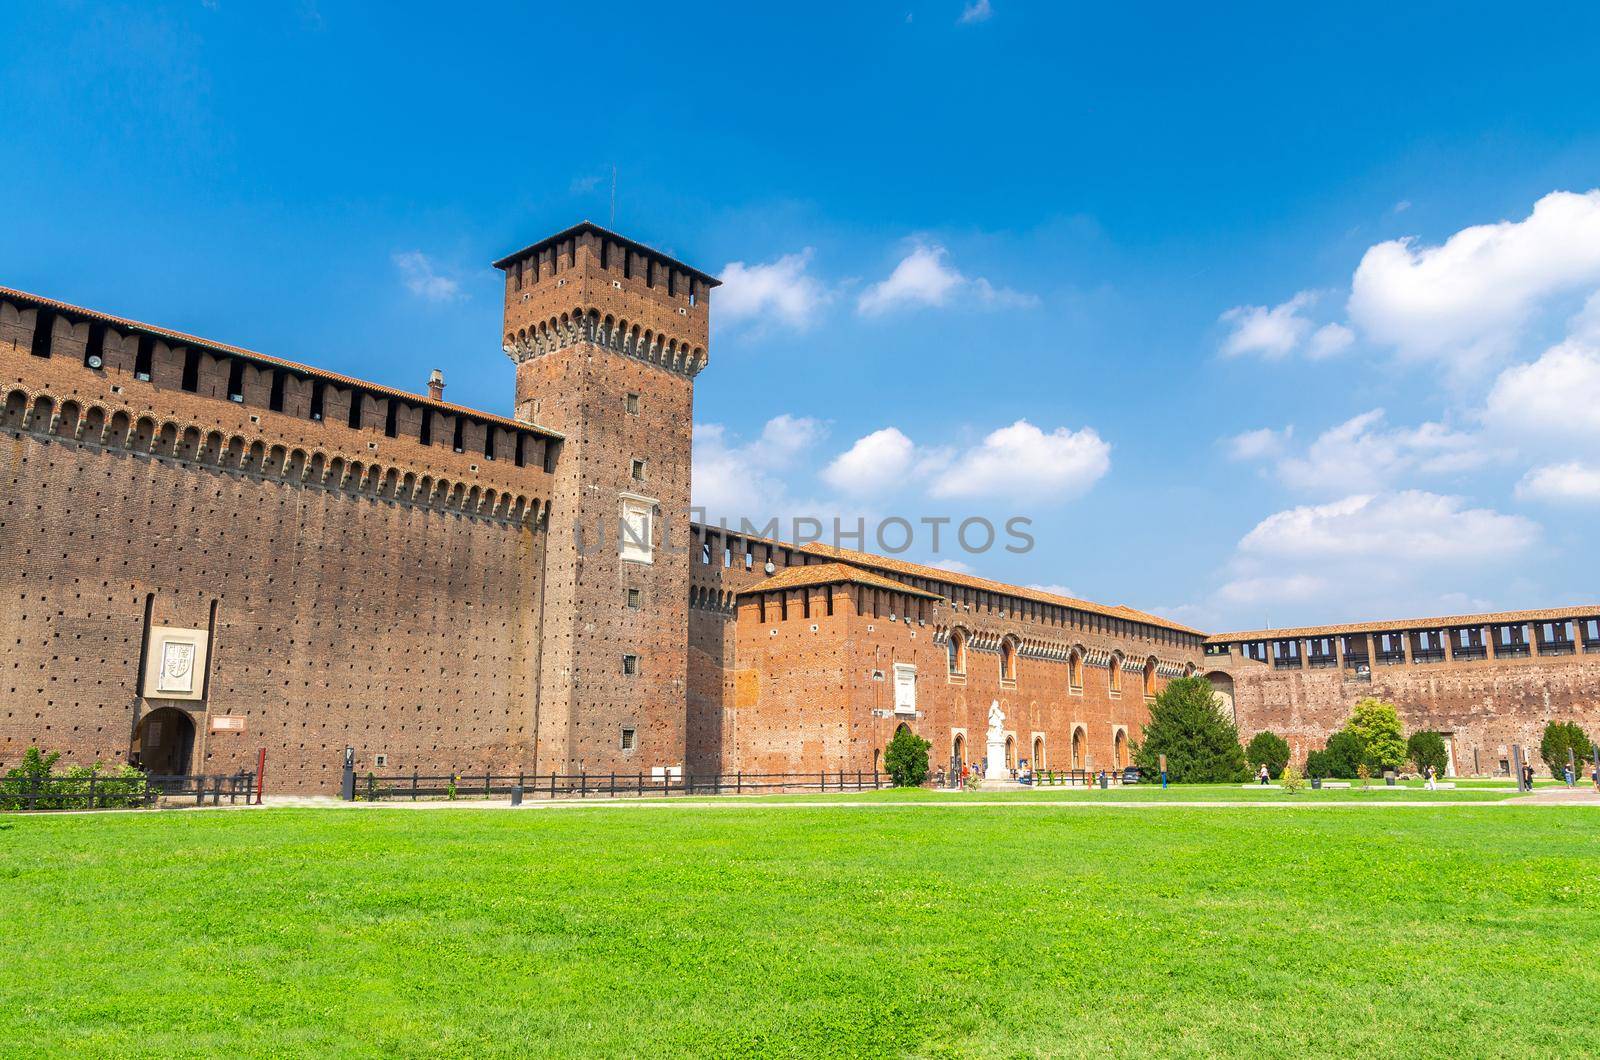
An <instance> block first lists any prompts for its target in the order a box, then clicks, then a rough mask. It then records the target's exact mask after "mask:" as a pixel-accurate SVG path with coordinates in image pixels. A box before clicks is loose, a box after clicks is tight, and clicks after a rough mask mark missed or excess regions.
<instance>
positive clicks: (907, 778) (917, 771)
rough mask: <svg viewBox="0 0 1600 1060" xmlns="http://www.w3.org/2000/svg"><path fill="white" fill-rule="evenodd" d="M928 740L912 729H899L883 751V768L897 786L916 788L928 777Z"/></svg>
mask: <svg viewBox="0 0 1600 1060" xmlns="http://www.w3.org/2000/svg"><path fill="white" fill-rule="evenodd" d="M930 746H932V745H931V744H929V743H928V741H927V740H924V739H923V738H922V737H920V736H918V735H917V734H916V733H914V732H912V731H911V730H910V729H897V730H896V731H895V734H894V738H893V739H891V740H890V741H889V748H888V750H886V751H884V753H883V768H884V769H885V770H886V771H887V772H888V774H889V779H890V780H891V781H892V782H893V783H894V786H895V787H897V788H914V787H917V786H918V785H919V784H921V783H922V782H923V781H925V780H927V779H928V748H929V747H930Z"/></svg>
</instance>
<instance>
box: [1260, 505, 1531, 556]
mask: <svg viewBox="0 0 1600 1060" xmlns="http://www.w3.org/2000/svg"><path fill="white" fill-rule="evenodd" d="M1538 537H1539V527H1538V525H1537V524H1535V523H1533V522H1531V521H1529V520H1528V519H1525V518H1523V517H1522V516H1520V515H1504V514H1502V513H1500V512H1496V511H1493V510H1491V509H1487V508H1468V507H1466V504H1465V502H1464V501H1463V500H1462V499H1461V498H1460V497H1447V496H1441V495H1440V494H1437V493H1427V492H1423V491H1421V490H1405V491H1403V492H1399V493H1387V494H1357V495H1355V496H1350V497H1345V498H1343V499H1342V500H1337V501H1333V502H1331V503H1329V504H1318V505H1308V506H1304V507H1299V508H1291V509H1288V510H1287V511H1281V512H1278V513H1276V514H1274V515H1270V516H1268V517H1267V518H1265V519H1263V520H1262V521H1261V522H1260V523H1258V524H1257V525H1256V527H1255V528H1254V529H1253V530H1251V531H1250V532H1249V533H1248V534H1246V535H1245V536H1244V538H1243V539H1242V540H1241V541H1240V542H1239V551H1240V553H1241V554H1243V555H1245V556H1250V557H1258V558H1264V559H1282V560H1311V561H1318V562H1327V561H1339V560H1363V561H1370V562H1374V563H1385V564H1391V563H1396V562H1401V563H1407V564H1416V565H1424V566H1426V565H1434V564H1450V563H1460V562H1476V561H1486V560H1504V559H1506V558H1508V557H1513V556H1515V555H1517V554H1519V553H1521V552H1523V551H1525V550H1526V549H1528V548H1529V547H1530V546H1531V545H1533V543H1534V542H1535V541H1536V540H1538Z"/></svg>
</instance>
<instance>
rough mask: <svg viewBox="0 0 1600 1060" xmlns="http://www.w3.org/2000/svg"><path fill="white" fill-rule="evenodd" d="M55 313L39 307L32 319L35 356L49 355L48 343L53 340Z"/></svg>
mask: <svg viewBox="0 0 1600 1060" xmlns="http://www.w3.org/2000/svg"><path fill="white" fill-rule="evenodd" d="M55 330H56V315H55V314H54V313H52V312H50V310H48V309H41V310H39V313H38V315H37V316H36V317H34V320H33V355H34V356H35V357H48V356H50V344H51V342H53V341H54V340H55V334H54V333H55Z"/></svg>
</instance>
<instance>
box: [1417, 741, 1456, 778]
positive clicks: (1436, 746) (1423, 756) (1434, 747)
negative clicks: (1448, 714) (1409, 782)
mask: <svg viewBox="0 0 1600 1060" xmlns="http://www.w3.org/2000/svg"><path fill="white" fill-rule="evenodd" d="M1406 757H1407V758H1409V759H1411V761H1413V762H1415V763H1416V764H1417V771H1418V772H1419V773H1420V772H1423V771H1424V770H1426V769H1427V768H1428V767H1429V766H1432V767H1433V772H1434V775H1435V776H1440V777H1442V776H1444V770H1445V766H1446V765H1448V764H1449V762H1450V754H1449V752H1448V751H1446V750H1445V749H1444V737H1443V736H1440V735H1439V734H1438V733H1436V732H1432V731H1429V730H1426V729H1425V730H1423V731H1422V732H1414V733H1412V734H1411V739H1409V740H1407V741H1406Z"/></svg>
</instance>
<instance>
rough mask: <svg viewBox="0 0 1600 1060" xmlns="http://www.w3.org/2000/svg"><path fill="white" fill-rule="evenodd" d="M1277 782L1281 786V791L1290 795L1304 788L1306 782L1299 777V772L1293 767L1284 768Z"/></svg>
mask: <svg viewBox="0 0 1600 1060" xmlns="http://www.w3.org/2000/svg"><path fill="white" fill-rule="evenodd" d="M1278 781H1279V783H1281V784H1282V785H1283V790H1284V791H1286V792H1288V793H1289V794H1290V795H1293V794H1294V793H1295V792H1297V791H1299V790H1300V789H1301V788H1303V787H1305V786H1306V782H1305V781H1304V780H1302V779H1301V777H1300V771H1299V770H1298V769H1296V768H1295V767H1294V766H1284V767H1283V773H1282V774H1281V775H1280V776H1279V777H1278Z"/></svg>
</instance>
